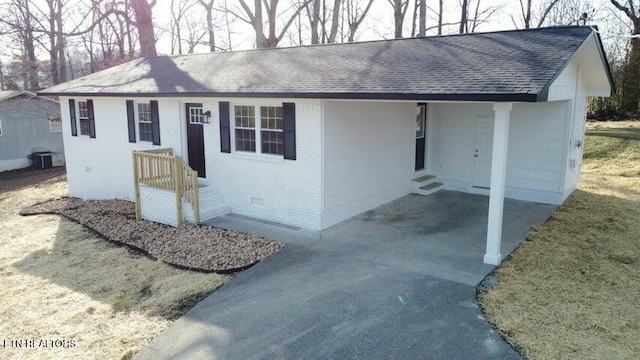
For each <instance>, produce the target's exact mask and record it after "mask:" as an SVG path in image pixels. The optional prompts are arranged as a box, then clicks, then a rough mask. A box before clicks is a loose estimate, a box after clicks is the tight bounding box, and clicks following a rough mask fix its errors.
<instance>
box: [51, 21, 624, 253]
mask: <svg viewBox="0 0 640 360" xmlns="http://www.w3.org/2000/svg"><path fill="white" fill-rule="evenodd" d="M612 91H613V84H612V81H611V76H610V72H609V68H608V65H607V60H606V57H605V54H604V52H603V49H602V44H601V42H600V38H599V35H598V33H597V31H596V30H594V28H592V27H589V26H581V27H554V28H541V29H527V30H517V31H502V32H493V33H476V34H465V35H452V36H438V37H427V38H415V39H398V40H384V41H372V42H364V43H351V44H332V45H318V46H306V47H295V48H281V49H268V50H250V51H238V52H228V53H210V54H198V55H183V56H171V57H163V56H161V57H152V58H142V59H138V60H133V61H130V62H128V63H125V64H122V65H119V66H116V67H113V68H111V69H107V70H104V71H101V72H98V73H95V74H92V75H88V76H85V77H83V78H80V79H76V80H72V81H70V82H68V83H64V84H60V85H57V86H54V87H51V88H49V89H46V90H44V91H42V94H46V95H56V96H59V97H60V100H61V102H60V104H61V111H62V117H63V127H64V137H65V148H66V152H67V154H68V156H67V162H68V179H69V192H70V195H72V196H78V197H81V198H85V199H108V198H121V199H128V200H136V202H137V203H138V204H139V211H140V214H141V215H142V217H143V218H146V219H149V220H154V221H159V222H164V223H168V224H173V225H177V224H179V223H180V222H181V221H182V219H183V218H185V219H188V220H191V221H197V220H198V219H201V220H205V219H207V218H211V217H215V216H219V215H222V214H226V213H229V212H231V213H235V214H240V215H244V216H249V217H253V218H258V219H262V220H267V221H273V222H278V223H282V224H286V225H289V226H295V227H300V228H305V229H309V230H321V229H325V228H328V227H330V226H332V225H334V224H337V223H339V222H341V221H343V220H345V219H348V218H349V217H352V216H354V215H356V214H358V213H361V212H364V211H366V210H369V209H371V208H374V207H376V206H378V205H381V204H384V203H386V202H389V201H391V200H394V199H397V198H399V197H401V196H404V195H407V194H409V193H411V192H414V193H416V194H421V195H429V194H431V193H433V192H434V191H437V190H439V189H442V188H447V189H451V190H457V191H463V192H470V193H479V194H486V195H489V196H490V202H489V203H490V204H489V218H488V225H487V237H486V241H487V251H486V255H485V257H484V261H485V262H487V263H491V264H497V263H499V262H500V261H501V259H502V254H501V252H500V239H501V225H502V211H503V200H504V197H505V196H506V197H509V198H514V199H520V200H528V201H536V202H544V203H550V204H560V203H562V202H563V201H564V200H565V199H566V198H567V197H568V196H569V195H570V194H571V193H572V192H573V190H575V188H576V186H577V183H578V181H579V179H580V164H581V159H582V141H583V136H584V124H585V117H586V104H587V97H588V96H609V95H610V94H611V93H612ZM132 152H134V155H133V156H132ZM158 179H160V180H158ZM183 210H184V211H183Z"/></svg>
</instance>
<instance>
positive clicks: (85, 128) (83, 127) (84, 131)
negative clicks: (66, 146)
mask: <svg viewBox="0 0 640 360" xmlns="http://www.w3.org/2000/svg"><path fill="white" fill-rule="evenodd" d="M80 135H90V131H89V119H80Z"/></svg>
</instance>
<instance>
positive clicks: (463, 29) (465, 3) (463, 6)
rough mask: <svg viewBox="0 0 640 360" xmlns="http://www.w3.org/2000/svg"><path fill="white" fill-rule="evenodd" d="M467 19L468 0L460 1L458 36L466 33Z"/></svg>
mask: <svg viewBox="0 0 640 360" xmlns="http://www.w3.org/2000/svg"><path fill="white" fill-rule="evenodd" d="M468 17H469V0H462V4H461V9H460V34H464V33H465V32H467V29H468V27H467V25H468V24H467V18H468Z"/></svg>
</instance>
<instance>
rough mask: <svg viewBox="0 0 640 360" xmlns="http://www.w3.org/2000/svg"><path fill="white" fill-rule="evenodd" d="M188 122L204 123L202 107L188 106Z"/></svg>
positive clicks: (194, 123)
mask: <svg viewBox="0 0 640 360" xmlns="http://www.w3.org/2000/svg"><path fill="white" fill-rule="evenodd" d="M189 123H190V124H193V125H199V124H204V111H203V109H202V107H197V106H191V107H190V108H189Z"/></svg>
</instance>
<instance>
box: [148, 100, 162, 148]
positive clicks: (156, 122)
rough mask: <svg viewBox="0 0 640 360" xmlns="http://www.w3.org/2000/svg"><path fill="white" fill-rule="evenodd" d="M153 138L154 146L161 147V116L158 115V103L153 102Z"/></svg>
mask: <svg viewBox="0 0 640 360" xmlns="http://www.w3.org/2000/svg"><path fill="white" fill-rule="evenodd" d="M150 104H151V136H152V137H153V145H160V115H159V114H158V102H157V101H156V100H151V102H150Z"/></svg>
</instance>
